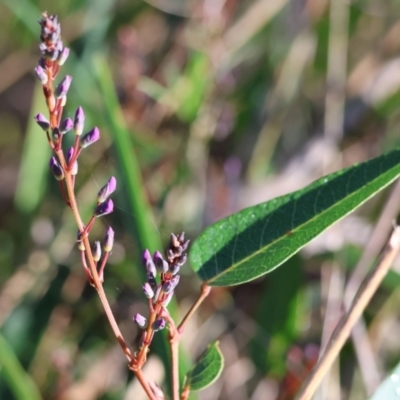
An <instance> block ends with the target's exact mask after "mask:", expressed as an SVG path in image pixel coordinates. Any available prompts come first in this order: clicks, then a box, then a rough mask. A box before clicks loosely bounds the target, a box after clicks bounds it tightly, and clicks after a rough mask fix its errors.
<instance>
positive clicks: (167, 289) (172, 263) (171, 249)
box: [133, 232, 189, 331]
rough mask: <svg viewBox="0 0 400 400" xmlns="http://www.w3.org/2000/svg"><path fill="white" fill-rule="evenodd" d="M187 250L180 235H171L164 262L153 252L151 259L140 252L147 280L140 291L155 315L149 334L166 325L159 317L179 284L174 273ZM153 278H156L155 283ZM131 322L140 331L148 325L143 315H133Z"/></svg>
mask: <svg viewBox="0 0 400 400" xmlns="http://www.w3.org/2000/svg"><path fill="white" fill-rule="evenodd" d="M188 246H189V240H186V241H185V233H184V232H182V233H181V234H179V235H175V234H173V233H171V240H170V244H169V246H168V248H167V251H166V257H165V258H164V257H163V255H162V254H161V253H160V252H159V251H156V252H155V253H154V254H153V256H151V254H150V252H149V250H145V251H144V252H143V257H142V262H143V265H144V267H145V269H146V276H147V280H146V282H145V283H144V284H143V287H142V288H143V293H144V295H145V296H146V297H147V298H148V299H149V300H150V302H151V311H155V312H156V314H157V315H156V316H155V318H154V320H153V322H152V324H151V328H152V330H153V331H159V330H161V329H163V328H164V327H165V325H166V321H165V319H164V318H163V317H162V314H163V310H164V309H165V307H167V305H168V303H169V302H170V301H171V298H172V296H173V295H174V290H175V288H176V286H177V285H178V283H179V279H180V276H179V275H178V272H179V270H180V268H181V267H182V265H183V264H184V263H185V262H186V259H187V254H186V249H187V248H188ZM157 276H159V279H158V282H157ZM157 310H159V312H157ZM133 320H134V321H135V322H136V324H137V325H138V326H139V327H140V328H141V329H146V328H147V327H148V321H147V319H146V318H145V317H144V316H143V315H140V314H136V315H135V316H134V317H133Z"/></svg>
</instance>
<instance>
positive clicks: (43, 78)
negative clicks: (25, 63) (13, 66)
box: [35, 65, 49, 85]
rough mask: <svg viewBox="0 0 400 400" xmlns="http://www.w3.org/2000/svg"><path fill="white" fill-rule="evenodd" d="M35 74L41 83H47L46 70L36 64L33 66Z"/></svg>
mask: <svg viewBox="0 0 400 400" xmlns="http://www.w3.org/2000/svg"><path fill="white" fill-rule="evenodd" d="M35 74H36V77H37V78H38V79H39V81H40V82H41V84H42V85H45V84H46V83H47V81H48V80H49V78H48V76H47V74H46V71H45V70H44V69H43V68H42V67H41V66H40V65H38V66H37V67H36V68H35Z"/></svg>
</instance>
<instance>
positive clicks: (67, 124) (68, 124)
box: [59, 118, 74, 135]
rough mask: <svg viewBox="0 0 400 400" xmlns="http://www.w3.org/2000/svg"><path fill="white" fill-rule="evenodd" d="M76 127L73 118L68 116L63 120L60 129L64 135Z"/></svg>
mask: <svg viewBox="0 0 400 400" xmlns="http://www.w3.org/2000/svg"><path fill="white" fill-rule="evenodd" d="M73 127H74V123H73V122H72V119H71V118H66V119H64V121H62V122H61V124H60V127H59V130H60V132H61V133H62V134H63V135H64V134H65V133H67V132H69V131H70V130H71V129H72V128H73Z"/></svg>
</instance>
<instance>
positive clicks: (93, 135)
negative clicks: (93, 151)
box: [81, 126, 100, 149]
mask: <svg viewBox="0 0 400 400" xmlns="http://www.w3.org/2000/svg"><path fill="white" fill-rule="evenodd" d="M99 139H100V131H99V128H97V126H95V127H94V128H93V129H92V130H91V131H89V132H88V133H85V134H84V135H83V136H82V137H81V147H82V148H83V149H84V148H86V147H88V146H90V145H91V144H93V143H94V142H97V141H98V140H99Z"/></svg>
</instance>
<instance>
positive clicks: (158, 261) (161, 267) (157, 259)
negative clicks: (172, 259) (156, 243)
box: [153, 251, 169, 273]
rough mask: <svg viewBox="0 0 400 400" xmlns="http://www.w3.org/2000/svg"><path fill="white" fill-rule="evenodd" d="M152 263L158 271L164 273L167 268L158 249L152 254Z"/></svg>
mask: <svg viewBox="0 0 400 400" xmlns="http://www.w3.org/2000/svg"><path fill="white" fill-rule="evenodd" d="M153 261H154V264H155V266H156V268H157V271H159V272H160V273H166V272H167V271H168V269H169V265H168V263H167V262H166V261H165V260H164V259H163V256H162V254H161V253H160V252H159V251H156V252H155V253H154V256H153Z"/></svg>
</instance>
